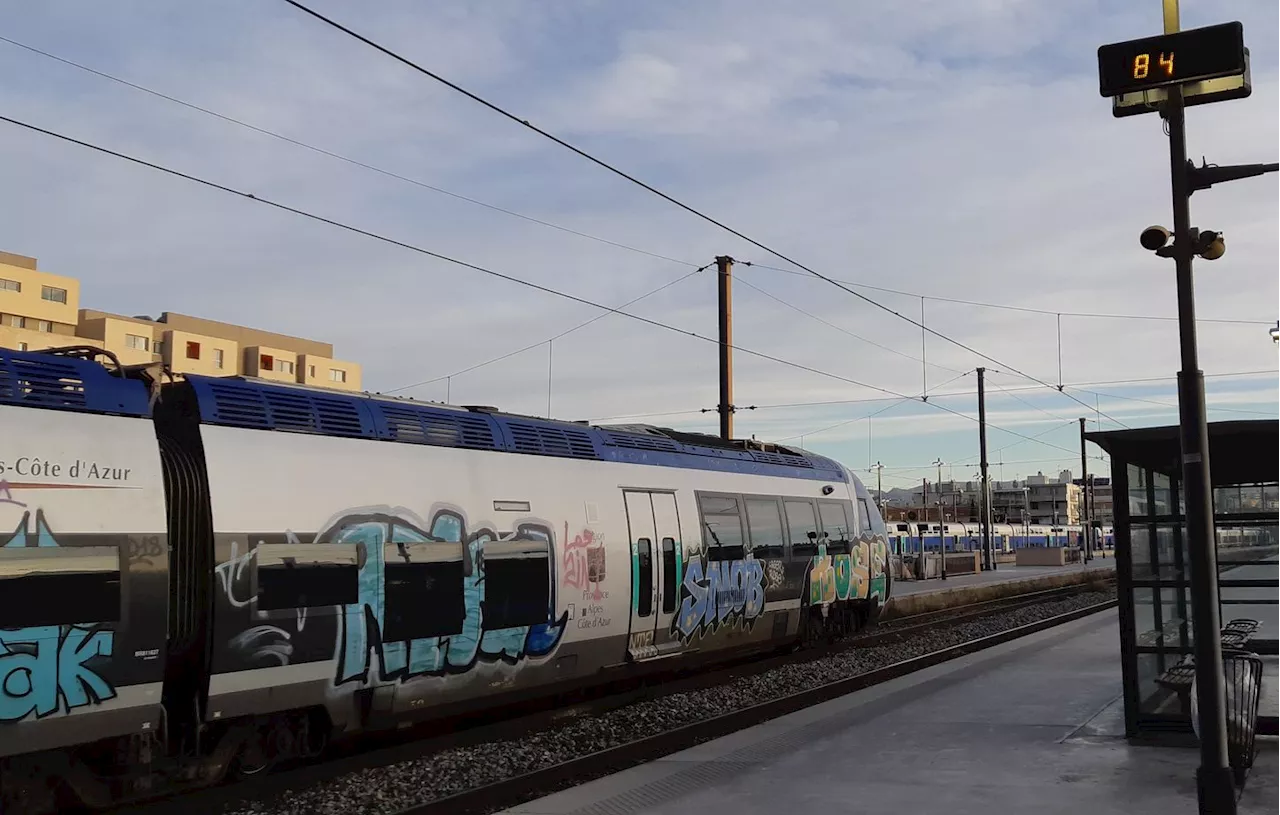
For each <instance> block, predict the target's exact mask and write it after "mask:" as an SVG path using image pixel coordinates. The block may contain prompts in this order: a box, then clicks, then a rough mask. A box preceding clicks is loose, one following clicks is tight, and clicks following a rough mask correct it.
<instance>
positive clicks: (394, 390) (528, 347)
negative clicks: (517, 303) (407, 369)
mask: <svg viewBox="0 0 1280 815" xmlns="http://www.w3.org/2000/svg"><path fill="white" fill-rule="evenodd" d="M714 265H715V264H714V263H708V264H707V265H706V266H701V267H699V268H697V269H694V270H693V271H692V272H689V273H688V274H686V275H681V276H680V277H677V278H676V279H675V280H672V281H671V282H669V283H664V284H662V285H661V286H659V287H658V288H656V289H654V290H653V291H650V292H646V293H644V294H642V295H640V296H639V297H636V298H633V299H631V300H628V301H627V302H625V303H623V304H622V305H620V306H618V308H626V307H627V306H632V305H635V304H636V303H639V302H640V301H641V300H644V299H646V298H648V297H652V296H653V295H655V294H657V293H658V292H660V291H663V290H664V289H669V288H671V287H672V286H674V285H676V284H677V283H683V282H684V281H686V280H688V279H689V278H691V277H693V276H694V275H696V274H698V273H699V272H705V271H706V270H707V269H708V268H710V267H711V266H714ZM608 316H609V312H605V313H603V314H597V315H596V316H594V317H592V318H591V319H590V320H587V321H586V322H583V323H579V324H578V325H575V326H574V327H573V328H569V329H566V330H564V331H561V332H560V333H559V334H556V335H555V336H554V337H548V338H547V339H545V340H542V341H541V342H535V343H533V344H531V345H526V346H525V347H523V348H520V349H517V350H515V351H509V352H507V353H505V354H502V355H501V356H496V357H494V358H492V359H489V360H486V361H484V362H481V363H478V364H476V365H472V366H470V367H468V368H463V369H462V370H460V371H454V372H453V373H451V374H445V375H444V376H437V377H436V378H435V379H426V380H423V381H422V382H415V383H413V384H412V385H401V386H400V387H398V388H391V389H390V390H386V391H382V393H399V392H400V391H407V390H411V389H413V388H417V387H421V386H423V385H431V384H433V383H435V382H439V381H441V380H444V379H453V378H454V377H457V376H462V375H463V374H467V373H471V372H472V371H475V370H478V369H480V368H483V367H485V366H486V365H492V364H493V363H495V362H501V361H502V360H504V359H510V358H511V357H514V356H516V355H517V354H523V353H524V352H525V351H532V350H533V349H534V348H540V347H541V346H543V345H546V344H547V343H549V342H555V341H556V340H558V339H560V338H561V337H564V336H567V335H569V334H572V333H573V332H575V331H577V330H579V329H582V328H586V327H587V326H589V325H591V324H592V323H594V322H596V321H597V320H603V319H604V318H605V317H608Z"/></svg>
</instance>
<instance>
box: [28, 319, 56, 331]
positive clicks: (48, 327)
mask: <svg viewBox="0 0 1280 815" xmlns="http://www.w3.org/2000/svg"><path fill="white" fill-rule="evenodd" d="M35 326H36V327H35V330H36V331H43V332H45V333H46V334H52V333H53V323H51V322H49V321H48V320H36V321H35ZM30 327H31V326H30V325H28V326H27V328H30Z"/></svg>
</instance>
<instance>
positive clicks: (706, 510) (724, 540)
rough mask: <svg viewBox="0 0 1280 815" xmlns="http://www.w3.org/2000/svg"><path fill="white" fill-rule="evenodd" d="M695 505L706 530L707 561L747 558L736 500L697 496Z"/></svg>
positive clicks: (727, 497)
mask: <svg viewBox="0 0 1280 815" xmlns="http://www.w3.org/2000/svg"><path fill="white" fill-rule="evenodd" d="M698 503H699V505H700V506H701V508H702V524H703V529H705V530H706V548H707V560H741V559H742V558H743V557H744V556H745V555H746V547H745V544H746V534H745V533H744V531H743V529H742V513H741V511H740V509H739V506H738V499H737V498H736V497H734V496H727V495H699V496H698Z"/></svg>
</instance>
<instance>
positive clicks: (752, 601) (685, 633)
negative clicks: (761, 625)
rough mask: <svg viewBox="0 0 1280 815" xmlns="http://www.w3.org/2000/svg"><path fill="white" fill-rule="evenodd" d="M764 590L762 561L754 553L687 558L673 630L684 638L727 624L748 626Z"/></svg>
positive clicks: (759, 609) (758, 610)
mask: <svg viewBox="0 0 1280 815" xmlns="http://www.w3.org/2000/svg"><path fill="white" fill-rule="evenodd" d="M764 591H765V571H764V563H763V562H761V561H759V560H756V559H755V558H753V557H747V558H745V559H740V560H715V561H708V560H707V559H706V554H705V553H703V554H701V555H698V556H695V557H693V558H690V560H689V563H688V565H687V567H686V571H685V573H684V580H683V581H682V583H681V599H680V607H679V608H678V609H677V613H676V616H675V619H674V621H673V623H672V626H673V628H674V632H673V633H676V634H677V635H678V636H679V637H680V638H681V639H683V640H686V641H687V640H689V639H691V638H692V637H694V636H705V635H707V634H711V633H714V632H716V631H718V630H720V629H722V628H727V627H730V626H735V625H741V626H743V627H748V628H749V627H750V626H751V625H752V623H754V622H755V620H756V618H757V617H759V616H760V614H761V613H762V612H763V611H764Z"/></svg>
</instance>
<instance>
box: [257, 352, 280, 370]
mask: <svg viewBox="0 0 1280 815" xmlns="http://www.w3.org/2000/svg"><path fill="white" fill-rule="evenodd" d="M275 362H276V361H275V360H274V359H273V358H272V357H271V355H270V354H259V355H258V370H259V371H269V370H271V366H273V365H275Z"/></svg>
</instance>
